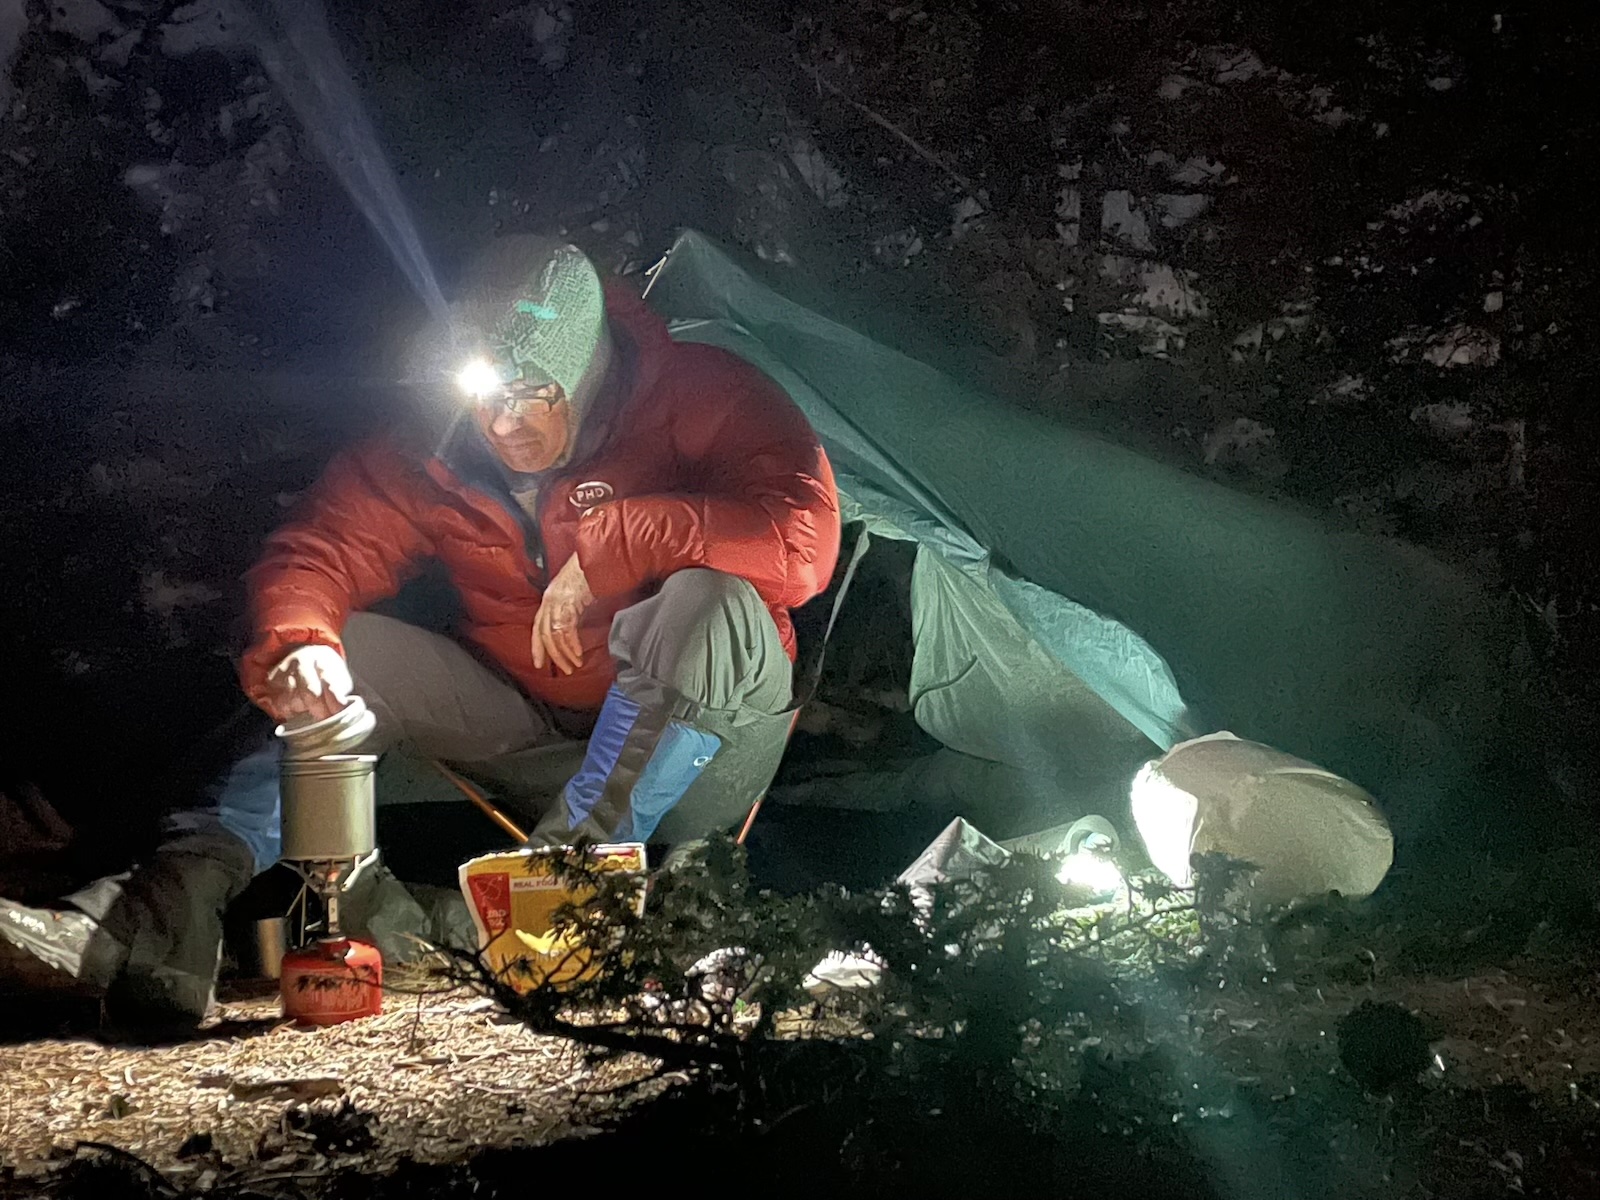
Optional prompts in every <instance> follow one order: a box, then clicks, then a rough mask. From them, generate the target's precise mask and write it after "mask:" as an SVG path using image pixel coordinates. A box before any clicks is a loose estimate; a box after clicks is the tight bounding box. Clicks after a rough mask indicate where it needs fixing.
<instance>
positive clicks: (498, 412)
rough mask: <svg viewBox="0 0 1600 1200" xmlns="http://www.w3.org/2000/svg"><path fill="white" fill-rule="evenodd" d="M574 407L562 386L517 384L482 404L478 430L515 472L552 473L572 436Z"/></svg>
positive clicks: (479, 407) (478, 418) (490, 397)
mask: <svg viewBox="0 0 1600 1200" xmlns="http://www.w3.org/2000/svg"><path fill="white" fill-rule="evenodd" d="M571 415H572V406H571V405H570V404H568V403H567V396H566V393H565V392H563V391H562V390H561V385H560V384H559V383H542V384H527V383H513V384H511V385H510V386H508V387H507V388H506V389H505V391H504V392H500V393H496V394H494V395H490V396H486V397H484V398H483V399H482V400H481V401H479V402H478V405H477V409H476V416H477V420H478V428H479V429H481V430H483V436H484V437H485V438H487V439H488V441H489V445H490V446H492V447H493V448H494V452H495V454H496V455H498V456H499V458H500V461H501V462H503V463H505V465H506V466H508V467H510V468H511V469H512V470H513V471H524V472H528V473H530V474H531V473H535V472H538V471H548V470H549V469H550V468H551V467H553V466H555V465H556V463H557V462H559V461H560V460H561V456H562V454H564V453H565V452H566V449H567V442H568V441H569V440H570V438H571V436H572V430H571V428H570V420H571Z"/></svg>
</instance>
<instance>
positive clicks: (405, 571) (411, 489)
mask: <svg viewBox="0 0 1600 1200" xmlns="http://www.w3.org/2000/svg"><path fill="white" fill-rule="evenodd" d="M423 483H424V479H423V476H422V468H421V467H420V465H417V464H415V463H413V462H411V461H410V460H409V459H408V458H407V457H406V456H404V455H403V454H402V452H401V451H400V450H399V449H398V448H396V447H395V446H394V445H392V444H391V443H389V442H388V441H379V442H374V443H370V444H368V445H365V446H362V447H359V448H357V449H355V450H351V451H346V452H345V453H343V454H340V455H339V456H338V457H336V458H334V460H333V461H332V462H330V463H329V464H328V467H327V469H326V470H325V471H324V472H323V474H322V477H321V478H320V479H319V480H318V481H317V482H316V483H315V484H314V485H312V487H311V489H310V490H309V492H308V493H307V495H306V497H305V498H304V500H303V501H302V502H301V507H300V511H299V513H298V514H297V515H296V516H295V517H294V518H292V519H291V520H290V521H288V522H287V523H285V524H284V525H282V526H280V527H279V528H278V529H277V530H275V531H274V532H273V533H272V534H270V535H269V536H268V537H267V540H266V545H265V547H264V549H263V551H262V554H261V557H260V558H259V559H257V560H256V563H255V565H254V566H253V567H251V568H250V570H249V571H248V572H246V574H245V584H246V592H247V598H248V605H249V616H250V623H251V630H252V633H253V640H252V642H251V645H250V648H249V649H248V650H247V651H245V654H244V657H243V658H242V659H241V660H240V663H239V680H240V683H241V684H243V686H244V690H245V694H246V695H248V696H249V697H250V698H251V699H252V700H255V701H257V702H258V703H259V702H260V700H261V698H262V696H263V695H264V694H265V690H266V678H267V673H268V672H269V671H271V670H272V668H273V667H275V666H276V665H277V664H278V663H279V662H280V661H281V660H282V658H283V656H284V655H285V654H287V653H288V652H289V651H290V650H293V649H295V648H296V647H299V646H307V645H323V646H332V647H334V648H335V649H339V650H341V651H342V649H343V647H342V645H341V642H340V637H339V635H340V632H341V631H342V630H343V629H344V623H345V620H346V619H347V618H348V617H349V615H350V614H351V613H352V612H354V611H356V610H358V609H361V608H364V607H366V606H367V605H369V604H372V603H375V602H376V601H378V600H382V599H384V598H386V597H388V596H392V595H394V594H395V593H396V592H397V591H399V590H400V585H401V584H402V583H404V582H405V580H406V579H407V578H408V577H409V576H410V575H411V574H412V573H413V568H414V564H416V563H417V562H418V561H419V560H421V559H424V558H427V557H428V556H430V555H431V554H432V553H433V545H432V542H431V540H430V538H429V537H428V535H427V534H426V532H425V531H424V530H423V528H422V527H421V525H420V524H419V523H418V520H417V513H418V511H419V509H420V507H421V504H420V501H421V491H420V489H421V487H422V485H423Z"/></svg>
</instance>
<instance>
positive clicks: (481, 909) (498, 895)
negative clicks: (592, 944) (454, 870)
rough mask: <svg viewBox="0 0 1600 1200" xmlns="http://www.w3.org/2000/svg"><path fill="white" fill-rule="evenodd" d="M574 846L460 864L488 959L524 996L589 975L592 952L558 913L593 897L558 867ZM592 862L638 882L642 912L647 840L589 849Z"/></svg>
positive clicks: (508, 853) (464, 891)
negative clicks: (562, 926)
mask: <svg viewBox="0 0 1600 1200" xmlns="http://www.w3.org/2000/svg"><path fill="white" fill-rule="evenodd" d="M572 853H574V851H573V850H572V849H570V848H562V847H557V848H553V849H542V850H529V849H524V850H510V851H506V852H505V853H502V854H485V855H483V856H482V857H481V858H474V859H469V860H468V861H467V862H464V863H462V864H461V871H460V878H461V894H462V895H463V896H465V897H466V899H467V909H468V911H470V912H471V913H472V921H473V924H474V925H476V926H477V929H478V945H479V946H480V947H481V948H482V950H483V957H484V961H485V963H487V964H488V966H489V969H490V970H492V971H493V972H495V974H496V975H498V976H499V977H500V978H501V979H503V980H504V981H505V982H506V983H508V984H510V985H511V987H513V988H514V989H516V991H517V992H518V993H519V994H523V995H525V994H526V993H528V992H530V991H532V990H533V989H534V988H536V987H538V986H540V985H541V984H543V983H546V982H548V983H551V984H553V985H555V986H557V987H561V986H564V985H570V984H573V983H577V982H579V981H580V980H584V979H588V978H589V977H590V976H591V975H592V974H593V972H594V969H595V968H594V965H593V961H592V959H593V954H592V952H591V950H590V948H589V947H586V946H585V945H584V944H583V942H582V940H581V938H579V936H578V934H577V932H576V931H572V930H568V931H566V932H564V933H563V932H558V931H557V930H556V929H555V926H554V917H555V914H556V912H557V911H558V910H559V909H561V908H562V907H564V906H566V905H569V904H574V905H576V904H582V903H583V902H584V901H586V900H589V899H592V898H593V896H594V890H593V888H592V887H589V886H586V885H583V884H578V885H576V886H574V885H573V884H572V883H571V882H569V881H568V880H564V879H563V878H562V877H561V873H560V872H559V871H558V869H557V868H558V866H559V865H560V864H561V862H562V861H563V859H564V858H565V856H567V855H569V854H572ZM587 853H588V856H589V864H590V866H591V867H592V868H593V869H594V870H596V871H606V872H611V871H617V872H621V873H623V874H626V875H630V876H633V877H634V879H635V880H636V881H637V887H636V888H635V889H634V891H635V895H634V899H633V907H634V911H635V912H636V913H637V914H638V915H640V916H643V915H644V891H645V872H646V869H647V864H646V861H645V850H644V843H643V842H621V843H617V844H614V845H603V846H591V847H589V849H588V851H587Z"/></svg>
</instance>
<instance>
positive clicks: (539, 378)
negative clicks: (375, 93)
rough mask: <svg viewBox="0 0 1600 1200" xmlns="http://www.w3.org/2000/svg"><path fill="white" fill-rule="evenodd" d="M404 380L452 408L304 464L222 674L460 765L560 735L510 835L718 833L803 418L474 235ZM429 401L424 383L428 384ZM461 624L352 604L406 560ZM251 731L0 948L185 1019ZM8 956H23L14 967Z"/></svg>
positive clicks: (262, 814) (765, 651) (392, 582)
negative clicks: (141, 832)
mask: <svg viewBox="0 0 1600 1200" xmlns="http://www.w3.org/2000/svg"><path fill="white" fill-rule="evenodd" d="M466 290H467V297H468V302H467V304H466V306H465V311H464V312H461V313H459V314H458V315H459V318H460V319H458V320H457V321H456V322H454V323H453V324H452V327H451V328H450V329H448V330H446V329H439V330H436V331H435V332H436V335H437V336H435V337H434V338H432V339H431V340H430V341H429V343H428V345H427V346H425V347H424V350H423V352H422V353H420V354H419V355H418V361H419V362H420V363H421V364H422V366H421V369H420V370H419V371H418V372H415V373H416V374H419V376H420V378H419V380H418V382H420V383H422V384H423V385H424V387H425V389H426V390H427V392H428V394H429V396H430V398H435V397H436V398H440V401H441V402H442V403H445V404H448V405H450V406H452V412H453V414H454V416H455V418H456V419H453V420H451V421H450V422H449V429H448V430H447V432H446V434H445V436H444V437H443V439H442V440H439V441H432V442H429V443H428V444H426V445H424V446H420V447H419V445H418V444H417V442H416V439H415V438H414V437H413V438H408V437H407V436H406V435H403V434H400V435H388V436H384V437H380V438H378V439H376V440H374V441H372V442H369V443H367V444H365V445H361V446H358V447H357V448H355V449H353V450H351V451H348V452H346V453H344V454H343V455H341V456H340V457H338V458H337V459H335V460H334V462H333V463H332V464H330V465H329V467H328V468H327V470H326V472H325V473H324V474H323V476H322V478H321V479H320V480H319V481H318V482H317V484H316V485H315V486H314V487H313V488H312V489H311V491H310V492H309V493H308V495H307V496H306V498H305V500H304V501H303V502H302V505H301V507H300V510H299V512H298V513H297V514H296V515H295V516H294V517H293V518H292V519H291V520H290V521H289V522H288V523H287V524H286V525H284V526H283V527H282V528H281V529H279V530H277V531H276V532H275V533H273V534H272V535H271V537H269V539H268V540H267V545H266V548H265V552H264V553H263V555H262V556H261V558H260V560H259V561H258V562H257V564H256V565H255V566H254V567H253V568H252V569H251V571H250V573H249V575H248V584H249V597H250V609H251V612H250V616H251V622H252V628H253V632H254V637H253V641H252V643H251V645H250V647H249V649H248V650H247V651H246V653H245V654H244V656H243V659H242V660H241V663H240V678H241V682H242V683H243V686H244V689H245V692H246V694H247V695H249V697H250V698H251V699H252V700H253V701H255V703H256V704H257V705H258V706H259V707H261V708H262V709H263V710H265V711H266V712H267V713H268V714H269V715H270V716H271V717H273V718H274V719H276V720H278V721H285V720H291V719H294V718H296V717H304V716H310V717H322V716H328V715H331V714H332V713H334V712H336V711H338V709H339V708H341V707H342V706H343V704H344V703H345V702H346V701H347V700H348V699H349V698H350V697H351V696H354V695H359V696H361V697H362V698H363V699H364V700H365V701H366V702H367V704H368V705H369V707H371V708H372V709H373V711H374V712H375V714H376V716H377V718H378V724H377V728H376V731H375V733H374V735H373V740H372V741H370V742H369V743H368V745H367V746H363V750H368V749H372V748H376V749H384V748H387V747H390V746H394V745H397V744H401V743H404V744H406V745H407V746H408V747H409V748H410V749H411V750H413V751H415V752H417V753H420V754H421V755H423V756H426V757H429V758H434V759H439V760H442V761H445V762H448V763H452V764H455V765H458V766H461V767H463V768H464V769H468V770H470V769H471V767H472V765H473V764H485V763H491V762H493V761H494V760H496V759H501V758H504V757H505V756H507V755H515V754H518V753H519V752H524V751H531V750H537V749H538V748H540V747H544V746H549V745H551V744H553V743H557V742H561V741H563V740H567V739H570V738H571V737H572V736H574V735H578V736H584V735H586V736H587V738H588V744H587V749H586V752H585V756H584V759H583V763H582V766H581V767H580V768H579V769H578V771H577V772H576V774H574V775H573V776H572V777H571V778H570V779H569V780H568V781H567V782H566V784H565V786H564V787H562V788H561V789H560V792H559V795H556V796H552V797H548V798H547V800H548V804H547V806H546V807H545V809H544V811H543V813H542V816H541V817H540V819H539V821H538V824H537V826H536V827H535V833H534V835H533V838H532V840H533V841H534V842H536V843H539V844H560V843H565V842H571V841H573V840H575V839H577V838H580V837H588V838H594V839H600V840H638V841H645V840H649V841H654V842H661V843H668V844H673V843H682V842H684V841H686V840H690V839H693V838H697V837H700V836H703V835H705V834H707V833H709V832H712V831H714V830H716V829H719V828H726V827H728V826H729V825H731V824H732V823H734V822H736V821H737V820H738V819H739V818H740V817H741V816H742V815H743V814H744V812H745V810H746V809H747V808H748V807H749V805H750V804H751V802H752V801H753V800H754V799H755V798H756V797H757V796H758V795H759V794H760V792H761V790H762V789H763V788H764V787H765V786H766V784H767V783H768V782H769V781H770V778H771V775H772V772H773V771H774V770H775V769H776V767H777V762H778V758H779V757H780V756H781V753H782V747H783V742H784V738H785V735H786V733H787V726H788V719H787V715H786V710H787V709H788V708H789V706H790V702H791V663H792V660H793V657H794V653H795V641H794V629H793V625H792V624H791V622H790V618H789V612H790V610H791V609H793V608H796V607H798V606H799V605H801V604H804V603H805V602H806V601H807V600H809V599H811V598H812V597H813V596H815V595H817V594H818V593H820V592H821V591H822V590H823V589H824V587H825V586H826V584H827V582H828V580H829V578H830V576H831V574H832V572H833V568H834V564H835V560H836V558H837V555H838V548H839V511H838V498H837V495H836V493H835V490H834V484H833V475H832V471H831V468H830V467H829V465H828V461H827V458H826V457H825V455H824V454H823V451H822V448H821V446H820V444H819V442H818V440H817V437H816V435H815V433H814V432H813V431H812V430H811V428H810V426H809V425H808V424H807V422H806V420H805V418H804V416H802V415H801V413H800V412H799V410H798V409H796V408H795V407H794V405H793V404H792V402H791V401H790V400H789V399H788V397H787V396H785V395H784V394H783V392H782V391H781V390H780V389H779V388H778V387H777V385H776V384H774V383H773V382H772V381H771V380H770V379H768V378H767V377H766V376H764V375H763V374H761V373H760V372H759V371H757V370H756V369H755V368H754V367H752V366H750V365H749V364H747V363H745V362H743V361H741V360H739V359H737V358H735V357H734V356H732V355H730V354H728V353H726V352H724V351H721V350H718V349H715V348H712V347H707V346H697V345H688V344H680V343H675V342H673V341H672V340H671V339H670V338H669V337H668V335H667V330H666V327H665V325H664V324H663V323H662V322H661V320H660V319H659V318H657V317H656V316H654V315H653V314H652V313H650V312H649V310H648V309H647V308H646V307H645V306H644V304H643V302H642V301H641V300H639V299H638V298H637V297H636V296H635V295H634V294H632V293H631V292H629V291H628V290H627V288H626V287H624V286H623V285H621V284H620V283H616V282H613V283H611V284H603V283H602V281H601V280H600V278H599V276H598V274H597V273H596V271H595V269H594V267H593V266H592V265H591V264H590V262H589V261H588V259H587V258H585V257H584V255H583V254H582V253H581V252H580V251H578V250H577V249H576V248H575V247H572V246H564V245H560V244H557V243H554V242H549V241H546V240H544V239H538V238H509V239H505V240H503V241H502V242H500V243H498V244H497V245H496V246H495V247H494V248H493V249H492V251H491V252H490V253H489V254H488V255H486V256H485V257H484V258H483V259H482V260H481V261H480V262H479V263H478V264H477V265H476V267H474V268H473V269H472V270H471V271H469V273H468V283H467V289H466ZM445 396H448V399H443V398H444V397H445ZM430 559H431V560H436V561H438V562H441V563H442V564H443V565H444V567H445V568H446V570H447V571H448V573H449V576H450V578H451V580H452V582H453V583H454V585H455V588H456V590H457V592H458V593H459V595H460V598H461V602H462V608H463V610H464V622H463V625H462V628H461V629H460V631H459V632H460V635H461V636H460V640H459V641H458V640H455V639H451V638H446V637H443V636H440V635H437V634H434V633H430V632H427V631H425V630H422V629H420V628H417V627H414V626H411V625H407V624H405V623H403V622H400V621H397V620H394V619H392V618H389V617H384V616H379V615H376V614H373V613H368V612H364V611H363V610H364V609H366V608H367V607H368V606H370V605H373V604H375V603H376V602H378V601H380V600H383V599H385V598H387V597H390V596H393V595H394V594H395V593H396V592H398V591H399V589H400V588H401V586H402V585H403V583H404V582H405V580H406V579H407V578H408V576H409V575H411V574H412V573H413V572H414V571H415V570H416V569H418V567H419V566H420V565H421V564H423V563H424V562H425V561H426V560H430ZM276 763H277V747H276V746H275V745H269V746H265V747H263V748H262V749H261V750H259V751H257V752H256V753H254V754H251V755H248V756H246V757H245V758H243V759H241V760H240V761H239V762H237V763H236V764H235V765H234V767H233V768H232V770H231V771H230V772H229V773H228V774H227V775H226V776H225V777H224V778H223V779H222V780H220V781H219V783H218V784H217V785H216V786H215V787H214V789H213V791H212V797H211V800H212V802H211V803H210V804H209V805H207V806H206V807H204V808H200V809H195V810H192V811H188V812H184V813H179V814H177V815H175V816H174V817H173V818H172V819H171V822H170V836H169V838H168V840H167V842H166V843H165V844H164V845H163V847H162V849H161V851H160V852H158V853H157V854H156V855H155V858H154V861H153V862H152V863H149V864H146V865H145V866H144V867H142V868H141V869H140V870H136V871H135V872H134V873H133V875H132V876H131V877H129V878H128V879H126V880H113V881H101V882H100V883H98V884H95V885H92V886H91V887H90V888H89V889H86V890H85V892H82V893H79V894H78V896H76V897H74V898H73V901H74V903H73V906H72V907H69V908H66V909H63V910H45V909H25V908H22V907H21V906H19V905H14V904H11V903H9V902H0V971H4V970H5V967H6V962H7V955H8V952H9V958H10V960H11V965H12V966H13V968H14V967H15V966H16V965H17V962H18V961H19V959H23V960H28V962H29V965H30V966H32V967H42V968H46V970H44V971H43V973H44V974H47V975H51V976H52V977H61V978H63V979H68V980H72V981H75V982H77V983H79V984H87V985H88V986H90V987H101V986H108V985H110V986H113V988H116V987H120V989H121V990H120V992H119V993H118V994H121V995H124V996H125V997H126V1005H127V1007H128V1008H129V1009H130V1010H133V1011H139V1010H157V1011H161V1012H162V1013H163V1015H172V1016H178V1017H180V1018H181V1017H185V1016H191V1017H192V1016H199V1015H200V1014H201V1013H202V1012H203V1011H204V1002H205V997H206V994H208V993H209V989H210V984H211V982H212V978H213V976H214V974H215V966H216V961H217V959H216V947H217V945H218V943H219V941H220V913H221V911H222V909H223V908H224V907H225V906H226V905H227V903H228V902H229V901H230V900H231V899H232V898H233V896H234V895H236V894H237V893H238V891H239V890H241V889H242V888H243V886H244V884H245V883H247V882H248V880H249V878H250V877H251V875H252V874H253V873H254V872H256V871H260V870H264V869H265V868H267V867H268V866H270V865H271V864H272V863H273V862H275V861H276V860H277V858H278V792H277V778H276V775H277V770H276ZM33 973H34V975H35V976H37V975H38V974H40V971H38V970H35V971H34V972H33Z"/></svg>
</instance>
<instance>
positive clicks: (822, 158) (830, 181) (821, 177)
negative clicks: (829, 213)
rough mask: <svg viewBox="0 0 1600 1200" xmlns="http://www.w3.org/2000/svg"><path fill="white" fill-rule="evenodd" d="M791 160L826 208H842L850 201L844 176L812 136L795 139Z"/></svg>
mask: <svg viewBox="0 0 1600 1200" xmlns="http://www.w3.org/2000/svg"><path fill="white" fill-rule="evenodd" d="M789 161H790V162H792V163H794V168H795V170H796V171H798V172H799V173H800V178H801V179H802V180H804V181H805V185H806V186H807V187H808V188H810V189H811V193H812V195H814V196H816V198H817V199H818V200H820V201H822V205H823V207H824V208H842V207H844V205H846V204H848V203H849V202H850V194H849V188H848V187H847V186H846V184H845V180H844V176H843V175H841V174H840V173H839V169H838V168H837V167H835V166H834V165H833V163H832V162H830V161H829V160H828V157H827V155H825V154H823V153H822V151H821V150H819V149H818V148H817V147H816V145H815V143H813V142H812V141H811V139H810V138H803V137H802V138H796V139H795V140H794V142H793V143H792V144H791V145H790V147H789Z"/></svg>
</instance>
